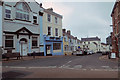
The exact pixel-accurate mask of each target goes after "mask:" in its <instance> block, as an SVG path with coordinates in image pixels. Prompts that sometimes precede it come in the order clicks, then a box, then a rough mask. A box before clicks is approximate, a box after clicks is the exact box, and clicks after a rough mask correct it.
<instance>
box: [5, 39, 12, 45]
mask: <svg viewBox="0 0 120 80" xmlns="http://www.w3.org/2000/svg"><path fill="white" fill-rule="evenodd" d="M5 47H13V40H5Z"/></svg>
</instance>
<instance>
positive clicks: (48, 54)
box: [46, 45, 52, 56]
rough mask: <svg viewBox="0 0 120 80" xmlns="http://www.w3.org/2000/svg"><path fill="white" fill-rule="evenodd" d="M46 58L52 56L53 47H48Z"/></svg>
mask: <svg viewBox="0 0 120 80" xmlns="http://www.w3.org/2000/svg"><path fill="white" fill-rule="evenodd" d="M46 56H52V51H51V45H46Z"/></svg>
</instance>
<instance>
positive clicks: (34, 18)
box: [33, 14, 38, 24]
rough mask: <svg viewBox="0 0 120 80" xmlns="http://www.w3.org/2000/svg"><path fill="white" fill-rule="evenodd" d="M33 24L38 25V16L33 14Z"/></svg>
mask: <svg viewBox="0 0 120 80" xmlns="http://www.w3.org/2000/svg"><path fill="white" fill-rule="evenodd" d="M33 23H34V24H37V23H38V22H37V14H33Z"/></svg>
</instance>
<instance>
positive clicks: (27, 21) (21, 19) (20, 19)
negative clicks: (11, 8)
mask: <svg viewBox="0 0 120 80" xmlns="http://www.w3.org/2000/svg"><path fill="white" fill-rule="evenodd" d="M15 20H19V21H25V22H31V21H28V20H22V19H16V18H15Z"/></svg>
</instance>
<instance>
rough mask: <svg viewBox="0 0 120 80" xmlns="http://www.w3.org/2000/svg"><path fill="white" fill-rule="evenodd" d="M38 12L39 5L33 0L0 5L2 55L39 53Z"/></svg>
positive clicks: (39, 9) (21, 0)
mask: <svg viewBox="0 0 120 80" xmlns="http://www.w3.org/2000/svg"><path fill="white" fill-rule="evenodd" d="M1 6H2V7H1ZM1 10H2V12H1ZM40 11H41V8H40V5H39V4H38V3H37V2H35V1H34V0H33V1H32V2H28V1H26V0H20V1H18V2H3V3H2V4H1V3H0V12H1V13H0V26H2V28H3V30H2V31H3V36H2V38H3V40H2V47H3V49H4V53H7V51H8V50H11V51H12V53H14V52H19V53H20V54H21V55H27V53H32V52H33V51H36V52H40V49H39V43H40V16H41V14H40ZM1 14H2V15H3V16H2V18H1ZM1 20H2V21H1ZM0 29H1V27H0ZM0 36H1V32H0ZM0 44H1V43H0Z"/></svg>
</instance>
